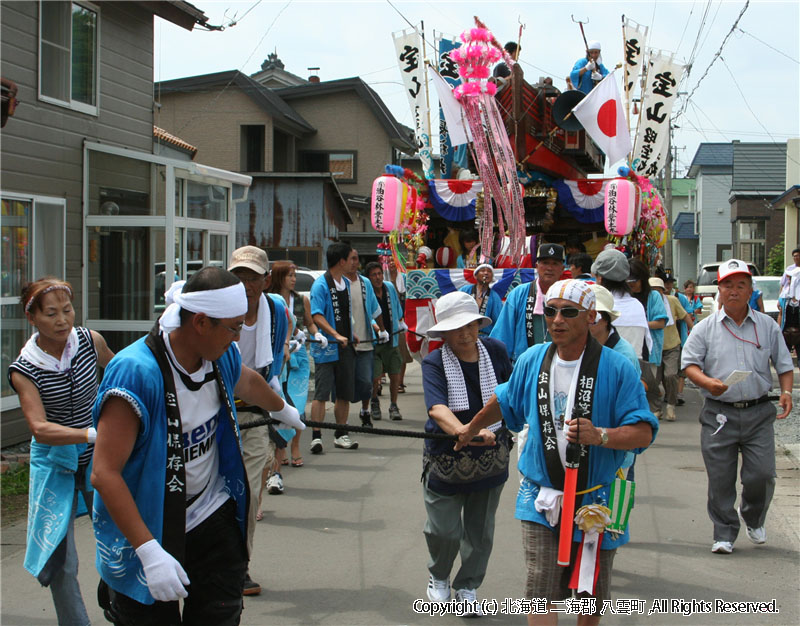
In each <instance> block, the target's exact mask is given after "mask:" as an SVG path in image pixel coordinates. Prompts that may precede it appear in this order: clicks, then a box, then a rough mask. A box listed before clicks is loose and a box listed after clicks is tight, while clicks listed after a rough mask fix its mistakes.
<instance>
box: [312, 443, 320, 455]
mask: <svg viewBox="0 0 800 626" xmlns="http://www.w3.org/2000/svg"><path fill="white" fill-rule="evenodd" d="M311 454H322V439H312V440H311Z"/></svg>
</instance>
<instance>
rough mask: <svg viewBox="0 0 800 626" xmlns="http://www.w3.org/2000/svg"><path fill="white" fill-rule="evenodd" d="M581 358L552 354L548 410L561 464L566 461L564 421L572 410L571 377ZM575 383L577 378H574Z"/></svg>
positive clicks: (574, 373) (576, 369)
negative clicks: (568, 358) (573, 359)
mask: <svg viewBox="0 0 800 626" xmlns="http://www.w3.org/2000/svg"><path fill="white" fill-rule="evenodd" d="M580 362H581V359H577V360H575V361H564V360H563V359H561V358H559V356H558V354H555V355H553V364H552V366H551V372H552V373H551V376H550V380H551V381H552V383H551V384H550V404H551V406H550V411H551V412H552V414H553V423H554V425H555V428H556V443H557V444H558V455H559V456H560V457H561V464H562V465H565V464H566V462H567V434H566V432H565V430H564V423H565V422H566V421H567V420H568V419H570V416H569V415H568V412H569V413H571V412H572V401H570V392H572V396H573V397H574V388H573V387H574V385H573V379H574V378H575V375H576V374H577V372H578V366H579V365H580ZM575 383H577V379H576V380H575Z"/></svg>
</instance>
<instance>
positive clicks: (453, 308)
mask: <svg viewBox="0 0 800 626" xmlns="http://www.w3.org/2000/svg"><path fill="white" fill-rule="evenodd" d="M435 311H436V324H434V325H433V326H431V327H430V328H429V329H428V337H434V338H439V337H441V336H442V333H443V332H445V331H448V330H456V329H458V328H461V327H462V326H466V325H467V324H469V323H471V322H474V321H475V320H478V321H480V328H485V327H486V326H488V325H489V324H491V323H492V318H490V317H486V316H485V315H481V314H480V312H479V311H478V303H477V302H475V298H473V297H472V296H471V295H469V294H468V293H465V292H463V291H451V292H450V293H448V294H445V295H443V296H442V297H441V298H439V299H438V300H437V301H436V308H435Z"/></svg>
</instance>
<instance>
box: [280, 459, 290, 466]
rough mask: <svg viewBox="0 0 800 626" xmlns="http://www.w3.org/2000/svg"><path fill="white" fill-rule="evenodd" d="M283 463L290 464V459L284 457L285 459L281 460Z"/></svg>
mask: <svg viewBox="0 0 800 626" xmlns="http://www.w3.org/2000/svg"><path fill="white" fill-rule="evenodd" d="M281 465H289V459H283V461H281Z"/></svg>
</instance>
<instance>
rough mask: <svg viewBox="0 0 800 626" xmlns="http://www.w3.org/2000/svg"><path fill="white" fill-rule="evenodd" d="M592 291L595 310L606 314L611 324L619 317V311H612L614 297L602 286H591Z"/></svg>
mask: <svg viewBox="0 0 800 626" xmlns="http://www.w3.org/2000/svg"><path fill="white" fill-rule="evenodd" d="M592 291H594V308H595V310H596V311H598V312H601V311H605V312H606V313H608V315H609V316H610V317H611V321H612V322H613V321H614V320H616V319H617V318H618V317H619V311H615V310H614V295H613V294H612V293H611V292H610V291H609V290H608V289H606V288H605V287H603V286H602V285H592ZM598 317H599V316H598Z"/></svg>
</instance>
